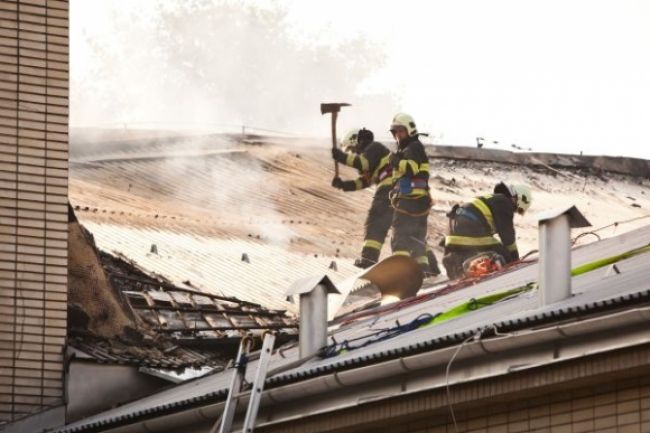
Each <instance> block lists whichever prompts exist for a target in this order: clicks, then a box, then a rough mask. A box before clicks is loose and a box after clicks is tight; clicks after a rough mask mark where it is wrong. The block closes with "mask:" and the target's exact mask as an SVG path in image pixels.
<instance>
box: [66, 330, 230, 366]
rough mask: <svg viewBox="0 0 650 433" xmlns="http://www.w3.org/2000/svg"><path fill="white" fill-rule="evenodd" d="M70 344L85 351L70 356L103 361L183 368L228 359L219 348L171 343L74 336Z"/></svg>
mask: <svg viewBox="0 0 650 433" xmlns="http://www.w3.org/2000/svg"><path fill="white" fill-rule="evenodd" d="M68 345H69V346H70V347H71V348H73V349H76V350H78V351H81V352H82V353H81V354H80V353H78V352H76V351H74V350H73V351H71V352H70V355H69V356H71V357H73V358H78V359H89V360H92V361H95V362H98V363H102V364H121V365H135V366H138V367H150V368H160V369H168V370H183V369H185V368H186V367H196V368H200V367H212V368H217V369H220V368H223V366H225V365H226V363H227V360H226V359H225V358H224V356H223V355H222V354H220V353H219V351H215V350H212V351H210V350H206V349H203V350H196V349H190V348H186V347H180V346H177V345H174V344H170V343H168V344H156V345H153V344H139V345H133V344H127V343H124V342H121V341H118V340H116V339H113V340H106V339H98V338H92V337H72V338H70V339H69V340H68ZM158 346H159V347H158ZM84 355H86V356H87V357H86V356H84Z"/></svg>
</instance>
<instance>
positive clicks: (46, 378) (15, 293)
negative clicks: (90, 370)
mask: <svg viewBox="0 0 650 433" xmlns="http://www.w3.org/2000/svg"><path fill="white" fill-rule="evenodd" d="M67 194H68V3H67V1H55V0H47V1H46V0H20V1H7V0H2V1H0V423H2V422H6V421H11V420H15V419H17V418H20V417H21V416H23V415H25V414H27V413H30V412H34V411H39V410H42V409H43V408H45V407H48V406H53V405H57V404H60V403H61V402H62V398H63V386H62V382H63V381H62V374H63V367H62V365H63V359H62V356H63V355H62V353H63V352H62V349H63V345H64V340H65V335H66V299H67V256H68V254H67V248H68V232H67V204H66V203H67Z"/></svg>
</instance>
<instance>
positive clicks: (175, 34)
mask: <svg viewBox="0 0 650 433" xmlns="http://www.w3.org/2000/svg"><path fill="white" fill-rule="evenodd" d="M71 14H72V20H71V34H72V36H71V71H72V75H71V103H70V106H71V113H70V117H71V124H72V125H73V126H118V125H119V126H120V127H123V126H126V127H127V128H138V127H148V128H158V129H167V130H169V129H180V128H182V129H199V130H210V131H223V130H232V129H234V128H239V127H240V125H247V126H248V127H260V128H268V129H274V130H278V131H289V132H294V133H300V134H309V135H325V134H327V132H328V128H327V122H324V121H323V119H322V118H321V116H320V115H319V113H318V104H319V103H320V102H338V101H345V102H351V103H353V105H354V106H355V117H356V118H357V121H359V120H361V119H363V122H366V120H369V119H376V118H377V117H378V116H379V117H380V118H381V119H382V125H383V123H387V122H388V119H384V118H385V117H386V113H387V112H390V111H394V108H393V107H395V101H394V98H393V97H392V96H391V95H389V94H387V93H386V94H384V93H382V92H379V91H377V90H374V91H373V90H370V91H369V90H368V88H369V86H367V85H365V84H366V83H368V82H369V80H370V81H371V78H372V76H373V74H374V73H375V72H376V71H378V70H379V69H380V68H381V67H382V65H383V63H384V59H383V52H382V51H381V50H380V49H379V48H378V47H377V46H375V45H372V44H371V43H369V42H367V41H366V40H364V39H362V38H356V39H354V38H353V39H347V40H343V41H340V42H336V43H334V42H331V40H330V42H324V41H323V40H324V39H327V38H323V37H318V38H316V37H310V36H308V35H305V34H302V33H300V32H298V31H296V29H295V28H294V27H293V26H292V24H291V22H290V20H289V19H288V11H287V10H286V9H285V8H284V7H283V6H282V5H281V4H280V3H271V4H266V5H261V6H260V5H259V4H254V3H253V2H251V1H229V0H213V1H210V0H184V1H178V2H169V1H162V0H157V1H156V0H139V1H138V2H132V1H128V0H111V1H105V2H93V1H86V0H84V1H82V0H75V1H73V2H72V7H71ZM370 87H372V86H370ZM369 92H371V93H369ZM372 92H374V93H372ZM380 113H381V114H380ZM350 116H351V115H350Z"/></svg>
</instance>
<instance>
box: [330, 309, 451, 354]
mask: <svg viewBox="0 0 650 433" xmlns="http://www.w3.org/2000/svg"><path fill="white" fill-rule="evenodd" d="M438 314H440V313H438ZM438 314H436V316H437V315H438ZM434 318H435V316H432V315H431V314H429V313H424V314H420V315H419V316H418V317H416V318H415V319H413V320H411V321H410V322H408V323H406V324H404V325H399V324H398V325H396V326H393V327H392V328H385V329H380V330H378V331H375V332H373V333H371V334H368V335H364V336H361V337H357V338H352V339H350V340H343V341H342V342H340V343H333V344H330V345H329V346H326V347H324V348H323V349H322V352H321V356H322V357H323V358H330V357H332V356H337V355H339V354H340V353H341V352H343V351H350V350H355V349H360V348H362V347H366V346H369V345H371V344H374V343H378V342H380V341H384V340H388V339H390V338H393V337H396V336H398V335H401V334H404V333H406V332H410V331H413V330H415V329H418V328H419V327H420V326H422V325H425V324H427V323H429V322H431V320H433V319H434ZM359 340H366V341H364V342H363V343H360V344H351V343H353V342H355V341H359Z"/></svg>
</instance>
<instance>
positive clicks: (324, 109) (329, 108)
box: [320, 102, 350, 177]
mask: <svg viewBox="0 0 650 433" xmlns="http://www.w3.org/2000/svg"><path fill="white" fill-rule="evenodd" d="M349 106H350V104H348V103H346V102H340V103H336V102H333V103H328V104H320V114H325V113H330V114H331V115H332V149H336V118H337V117H338V114H339V111H341V107H349ZM334 177H339V163H338V162H336V161H334Z"/></svg>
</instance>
